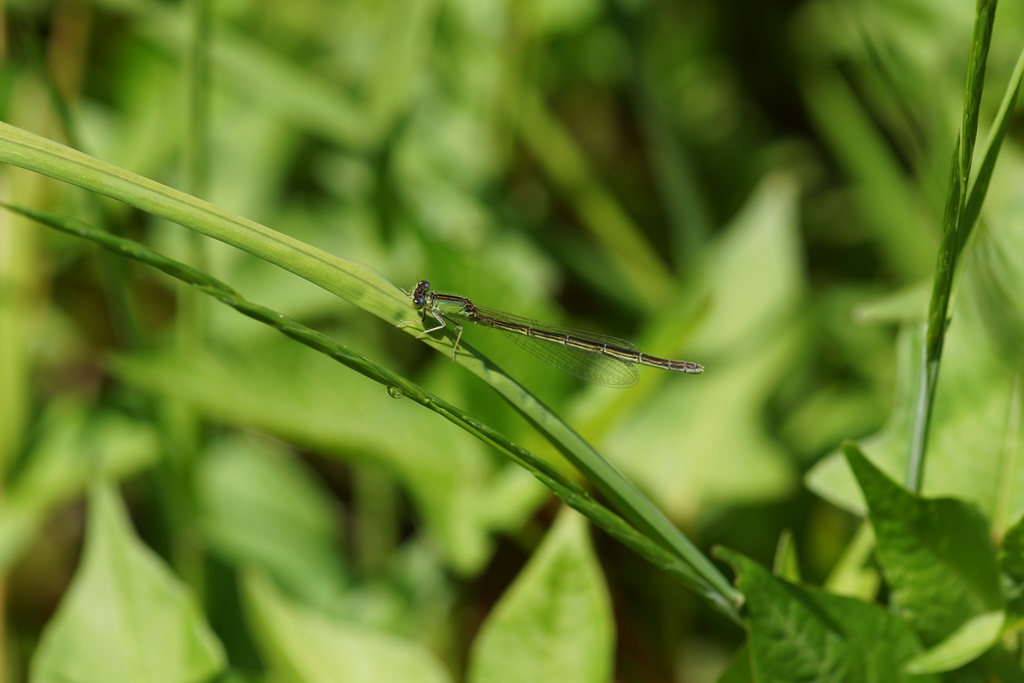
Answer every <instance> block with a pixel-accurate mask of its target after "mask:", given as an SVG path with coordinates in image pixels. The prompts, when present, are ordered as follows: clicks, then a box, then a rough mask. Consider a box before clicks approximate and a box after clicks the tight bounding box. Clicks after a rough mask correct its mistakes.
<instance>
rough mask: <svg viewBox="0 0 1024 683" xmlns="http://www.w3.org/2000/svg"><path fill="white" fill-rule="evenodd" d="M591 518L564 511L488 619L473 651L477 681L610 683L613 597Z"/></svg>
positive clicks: (472, 676) (471, 666)
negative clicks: (595, 544) (592, 541)
mask: <svg viewBox="0 0 1024 683" xmlns="http://www.w3.org/2000/svg"><path fill="white" fill-rule="evenodd" d="M587 533H588V532H587V525H586V522H585V520H584V519H583V518H582V517H580V516H579V515H577V514H575V513H574V512H572V511H570V510H563V512H562V514H561V515H560V516H559V519H558V521H557V523H556V524H555V525H554V526H553V527H552V529H551V530H550V531H549V532H548V535H547V537H546V538H545V539H544V543H542V544H541V546H540V548H539V549H538V550H537V552H536V553H534V555H533V557H532V558H531V559H530V562H529V564H527V566H526V567H525V568H524V569H523V571H522V572H521V573H520V575H519V576H518V577H517V578H516V580H515V582H514V583H513V584H512V586H511V587H510V588H509V589H508V590H507V591H506V592H505V594H504V595H503V596H502V598H501V600H500V601H499V602H498V604H497V605H496V606H495V608H494V611H493V612H492V613H491V614H490V616H489V617H488V618H487V621H486V622H485V623H484V625H483V628H482V629H481V630H480V634H479V635H478V636H477V639H476V642H475V643H474V644H473V650H472V653H471V654H470V662H469V678H468V680H469V681H471V682H473V683H485V682H486V683H513V682H517V683H518V682H522V683H526V682H527V681H559V682H560V683H606V681H608V680H610V678H611V674H612V659H611V655H612V652H613V648H614V622H613V619H612V613H611V601H610V599H609V596H608V592H607V588H606V587H605V584H604V579H603V577H602V576H601V571H600V569H599V568H598V564H597V560H596V558H595V557H594V554H593V550H592V548H591V547H590V540H589V537H588V535H587Z"/></svg>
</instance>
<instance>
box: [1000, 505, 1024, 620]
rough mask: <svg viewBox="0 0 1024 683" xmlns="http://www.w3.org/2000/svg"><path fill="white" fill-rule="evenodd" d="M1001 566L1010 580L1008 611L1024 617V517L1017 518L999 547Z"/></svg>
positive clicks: (1007, 596) (1018, 616)
mask: <svg viewBox="0 0 1024 683" xmlns="http://www.w3.org/2000/svg"><path fill="white" fill-rule="evenodd" d="M999 568H1000V569H1001V570H1002V572H1003V574H1005V575H1006V577H1007V578H1008V579H1009V580H1010V582H1009V586H1008V588H1007V591H1006V593H1007V595H1006V598H1007V600H1006V602H1007V605H1006V607H1007V611H1008V612H1009V613H1010V614H1012V615H1014V616H1016V617H1017V618H1018V619H1020V618H1024V518H1021V519H1019V520H1017V523H1016V524H1014V525H1013V526H1011V527H1010V528H1009V529H1008V530H1007V531H1006V535H1005V536H1003V547H1001V548H1000V549H999Z"/></svg>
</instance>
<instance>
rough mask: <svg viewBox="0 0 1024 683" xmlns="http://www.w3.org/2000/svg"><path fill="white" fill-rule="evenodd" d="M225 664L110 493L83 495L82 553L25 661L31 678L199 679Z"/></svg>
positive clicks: (183, 593)
mask: <svg viewBox="0 0 1024 683" xmlns="http://www.w3.org/2000/svg"><path fill="white" fill-rule="evenodd" d="M223 666H224V654H223V652H222V650H221V646H220V643H219V642H218V641H217V639H216V637H215V636H214V634H213V632H212V631H211V630H210V628H209V626H207V624H206V622H205V621H204V620H203V617H202V614H201V613H200V612H199V610H198V608H197V607H196V605H195V604H194V602H193V601H192V599H191V597H190V596H189V595H188V592H187V590H186V589H185V587H184V586H183V585H182V584H181V583H180V582H179V581H178V579H177V578H176V577H175V576H174V575H173V574H171V572H170V571H169V570H168V568H167V567H166V566H165V565H164V564H163V562H162V561H161V560H160V559H159V558H158V557H157V556H156V555H155V554H154V553H153V552H152V551H151V550H150V549H149V548H147V547H146V546H144V545H143V544H142V543H141V542H139V540H138V538H136V537H135V535H134V533H133V532H132V528H131V524H130V523H129V521H128V518H127V516H126V515H125V512H124V508H123V507H122V505H121V502H120V500H119V499H118V497H117V494H116V493H115V492H114V491H113V490H112V489H111V488H110V487H109V486H108V485H105V484H101V485H97V486H96V487H95V488H94V489H93V491H92V493H91V495H90V498H89V521H88V529H87V533H86V543H85V552H84V556H83V559H82V563H81V565H80V567H79V569H78V573H77V574H76V576H75V579H74V581H73V582H72V584H71V587H70V588H69V589H68V592H67V594H66V595H65V596H64V599H63V601H62V602H61V605H60V607H59V608H58V610H57V614H56V615H55V616H54V618H53V620H52V621H51V622H50V623H49V624H48V625H47V627H46V630H45V631H44V632H43V636H42V639H41V641H40V645H39V650H38V651H37V652H36V654H35V657H34V658H33V660H32V669H31V674H32V675H31V680H32V682H33V683H92V682H95V683H164V682H166V683H185V682H189V681H194V682H195V683H201V682H203V681H207V680H209V679H210V678H211V677H213V676H214V675H215V674H217V673H218V672H219V671H220V670H221V669H222V668H223Z"/></svg>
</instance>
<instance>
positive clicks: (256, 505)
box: [199, 437, 345, 603]
mask: <svg viewBox="0 0 1024 683" xmlns="http://www.w3.org/2000/svg"><path fill="white" fill-rule="evenodd" d="M199 499H200V504H201V506H202V508H201V509H202V528H203V530H204V532H205V534H206V537H207V539H208V540H209V542H210V545H211V546H212V547H213V548H214V549H215V550H216V551H217V552H219V553H220V554H221V555H222V556H223V557H225V558H226V559H227V560H228V561H229V562H232V563H234V564H237V565H241V566H247V567H252V568H257V569H260V570H263V571H265V572H267V573H269V574H271V575H272V576H274V577H275V578H276V579H277V580H278V581H279V582H280V583H281V584H282V585H284V586H286V587H287V588H288V589H289V590H290V591H291V592H293V593H295V594H297V595H301V596H303V597H304V598H305V599H307V600H308V601H309V602H311V603H316V602H321V603H327V602H328V601H330V600H332V599H334V598H336V597H337V595H338V594H339V593H340V591H341V590H342V588H343V587H344V585H345V578H344V574H345V572H344V568H343V567H342V564H341V560H340V557H339V547H340V546H339V536H340V530H339V528H338V527H339V524H340V521H341V520H340V517H339V514H338V510H337V509H336V508H335V505H334V503H333V502H332V499H331V497H330V495H329V493H328V492H327V491H326V489H325V488H324V487H323V485H322V484H319V483H318V482H317V480H316V479H315V477H314V476H312V474H311V473H310V472H309V471H307V470H306V469H304V468H303V465H302V463H301V461H299V460H298V459H297V458H295V457H293V456H292V455H291V454H289V453H287V452H283V451H282V450H281V449H278V448H274V447H273V446H271V445H270V444H269V443H261V442H258V441H256V440H253V439H245V438H242V437H233V438H229V439H226V440H224V441H221V442H220V443H217V444H215V445H214V446H213V447H212V448H211V449H210V450H209V451H208V452H207V453H206V454H205V455H204V457H203V458H202V460H201V462H200V469H199Z"/></svg>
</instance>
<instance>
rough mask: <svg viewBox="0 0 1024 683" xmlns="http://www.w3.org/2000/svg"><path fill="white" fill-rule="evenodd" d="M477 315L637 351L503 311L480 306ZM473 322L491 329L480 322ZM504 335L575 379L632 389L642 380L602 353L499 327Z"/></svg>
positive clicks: (630, 367) (601, 337)
mask: <svg viewBox="0 0 1024 683" xmlns="http://www.w3.org/2000/svg"><path fill="white" fill-rule="evenodd" d="M476 311H477V313H478V314H479V315H480V316H482V317H483V318H485V319H486V318H493V319H496V320H500V321H502V322H505V323H511V324H513V325H518V326H520V327H530V328H533V329H536V330H541V331H543V332H548V333H551V334H558V335H567V336H570V337H574V338H576V339H581V340H583V341H586V342H590V343H592V344H598V345H606V346H613V347H617V348H620V349H624V350H628V351H636V350H637V348H636V346H634V345H633V344H631V343H630V342H628V341H625V340H623V339H618V338H616V337H609V336H606V335H603V334H595V333H593V332H586V331H584V330H577V329H574V328H571V327H561V326H559V325H549V324H548V323H542V322H538V321H536V320H531V319H529V318H523V317H521V316H518V315H512V314H511V313H506V312H504V311H496V310H493V309H489V308H483V307H479V306H478V307H477V309H476ZM473 321H474V322H476V323H478V324H480V325H483V326H488V325H487V323H486V322H484V321H481V320H473ZM496 329H499V330H501V331H502V332H504V333H505V336H506V337H508V338H509V339H510V340H512V341H513V342H514V343H515V344H517V345H518V346H520V347H522V348H524V349H526V350H527V351H529V352H530V353H532V354H533V355H535V356H536V357H537V358H540V359H541V360H542V361H544V362H545V363H549V364H550V365H553V366H555V367H556V368H558V369H559V370H562V371H563V372H567V373H569V374H570V375H572V376H573V377H578V378H579V379H582V380H584V381H586V382H591V383H592V384H600V385H602V386H606V387H631V386H633V385H634V384H636V383H637V381H638V380H639V379H640V375H639V373H637V371H636V367H635V366H634V365H633V364H632V363H628V362H626V361H622V360H619V359H618V358H613V357H611V356H605V355H602V354H600V353H592V352H589V351H586V350H584V349H580V348H576V347H572V346H563V345H561V344H558V343H556V342H552V341H548V340H546V339H542V338H539V337H528V336H526V335H524V334H518V333H516V332H512V331H509V330H505V329H502V328H501V327H497V328H496Z"/></svg>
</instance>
